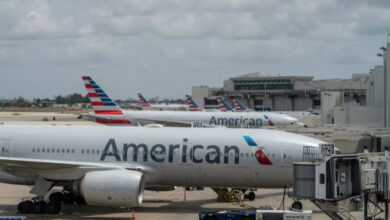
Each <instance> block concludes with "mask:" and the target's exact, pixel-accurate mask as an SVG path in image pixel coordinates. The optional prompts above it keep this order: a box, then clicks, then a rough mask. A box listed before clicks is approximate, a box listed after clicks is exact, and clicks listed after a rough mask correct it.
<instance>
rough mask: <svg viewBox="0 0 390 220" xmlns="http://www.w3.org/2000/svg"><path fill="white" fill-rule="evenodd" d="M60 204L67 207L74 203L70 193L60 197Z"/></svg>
mask: <svg viewBox="0 0 390 220" xmlns="http://www.w3.org/2000/svg"><path fill="white" fill-rule="evenodd" d="M62 202H63V203H64V204H67V205H71V204H73V202H74V196H73V194H72V193H64V195H63V196H62Z"/></svg>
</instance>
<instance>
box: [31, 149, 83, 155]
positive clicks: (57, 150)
mask: <svg viewBox="0 0 390 220" xmlns="http://www.w3.org/2000/svg"><path fill="white" fill-rule="evenodd" d="M32 152H33V153H34V152H37V153H67V154H70V153H72V154H74V153H75V149H69V148H67V149H65V148H62V149H60V148H33V149H32Z"/></svg>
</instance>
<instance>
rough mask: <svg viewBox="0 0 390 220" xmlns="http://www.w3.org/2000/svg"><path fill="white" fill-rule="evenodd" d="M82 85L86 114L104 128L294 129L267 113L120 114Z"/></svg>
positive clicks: (288, 120)
mask: <svg viewBox="0 0 390 220" xmlns="http://www.w3.org/2000/svg"><path fill="white" fill-rule="evenodd" d="M83 81H84V83H85V87H86V89H87V91H88V97H89V98H90V99H91V104H92V107H93V109H94V112H91V113H89V114H88V117H90V118H93V119H94V120H96V121H97V122H100V123H104V124H116V125H121V124H134V125H138V124H141V125H146V124H156V123H157V124H162V125H168V126H207V127H210V126H224V127H235V128H243V127H250V128H259V127H263V126H274V125H288V126H289V125H294V124H297V123H298V120H297V119H296V118H293V117H290V116H286V115H280V114H275V113H271V112H267V113H259V112H188V111H125V110H122V109H121V108H120V107H119V106H118V105H117V104H116V103H115V102H114V101H113V100H112V99H111V98H110V97H108V96H107V94H106V93H105V92H104V91H103V89H101V88H100V87H99V86H98V85H97V84H96V82H95V81H94V80H92V78H91V77H89V76H84V77H83Z"/></svg>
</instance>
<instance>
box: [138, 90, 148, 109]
mask: <svg viewBox="0 0 390 220" xmlns="http://www.w3.org/2000/svg"><path fill="white" fill-rule="evenodd" d="M138 98H139V101H140V102H141V106H142V107H143V108H149V107H151V106H150V104H149V102H148V101H147V100H146V99H145V98H144V96H143V95H142V94H141V93H138Z"/></svg>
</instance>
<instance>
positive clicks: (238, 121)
mask: <svg viewBox="0 0 390 220" xmlns="http://www.w3.org/2000/svg"><path fill="white" fill-rule="evenodd" d="M209 125H222V126H230V127H233V126H236V127H237V126H248V125H249V126H251V127H261V126H262V125H263V121H262V120H261V118H256V119H255V118H244V117H242V116H241V117H239V118H216V117H215V116H212V117H211V119H210V121H209Z"/></svg>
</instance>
